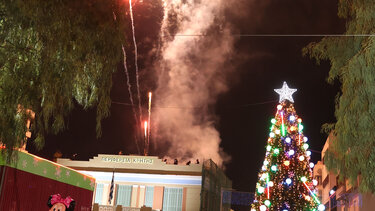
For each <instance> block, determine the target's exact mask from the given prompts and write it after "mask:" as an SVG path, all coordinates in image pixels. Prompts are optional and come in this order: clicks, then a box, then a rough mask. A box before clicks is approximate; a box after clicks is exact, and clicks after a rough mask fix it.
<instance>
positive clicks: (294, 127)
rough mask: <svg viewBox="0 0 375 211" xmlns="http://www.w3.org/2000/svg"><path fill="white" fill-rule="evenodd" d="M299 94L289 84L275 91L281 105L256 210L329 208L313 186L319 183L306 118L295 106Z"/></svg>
mask: <svg viewBox="0 0 375 211" xmlns="http://www.w3.org/2000/svg"><path fill="white" fill-rule="evenodd" d="M296 91H297V89H292V88H289V87H288V85H287V83H286V82H284V83H283V86H282V88H280V89H275V92H276V93H278V94H279V95H280V98H279V104H278V105H277V106H276V114H275V116H274V118H272V119H271V124H272V125H271V127H270V133H269V138H268V139H267V146H266V149H267V152H266V155H265V159H264V162H263V166H262V173H261V174H259V181H258V183H257V193H256V195H255V200H254V202H253V204H252V205H251V210H252V211H254V210H256V211H259V210H260V211H271V210H311V211H312V210H315V211H316V210H319V211H321V210H320V209H322V210H324V209H325V208H324V205H321V204H320V201H319V200H318V198H317V197H316V196H315V193H314V191H315V189H314V186H312V185H315V184H316V182H315V180H313V179H312V177H311V175H312V172H311V171H312V170H311V168H312V167H313V164H312V163H310V155H311V151H308V148H309V145H308V144H307V140H308V139H307V137H305V136H304V135H303V129H304V127H303V125H302V119H301V118H300V117H299V116H298V115H297V113H296V110H295V109H294V104H293V103H294V100H293V97H292V94H293V93H294V92H296Z"/></svg>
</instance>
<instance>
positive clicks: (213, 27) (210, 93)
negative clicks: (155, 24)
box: [153, 0, 234, 165]
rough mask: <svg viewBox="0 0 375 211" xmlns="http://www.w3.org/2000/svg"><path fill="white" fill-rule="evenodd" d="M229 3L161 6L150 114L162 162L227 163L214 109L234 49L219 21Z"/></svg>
mask: <svg viewBox="0 0 375 211" xmlns="http://www.w3.org/2000/svg"><path fill="white" fill-rule="evenodd" d="M227 3H228V0H165V2H164V7H165V14H164V20H163V23H162V33H161V34H162V35H161V36H162V41H163V42H162V45H161V47H160V49H159V50H160V52H159V56H160V60H159V62H158V64H157V65H156V67H157V68H156V71H157V75H158V87H157V89H156V91H155V96H156V98H157V101H156V102H155V104H154V106H155V109H154V111H153V121H154V127H155V125H156V127H155V132H154V134H153V137H154V140H155V139H156V143H155V144H156V145H158V146H159V147H158V151H160V150H165V151H164V152H161V154H164V155H165V156H169V157H172V158H179V159H181V160H188V159H197V158H198V159H203V160H204V159H212V160H214V161H215V162H216V163H218V164H219V165H220V164H222V162H223V161H226V160H228V156H227V155H225V153H223V152H222V150H221V149H220V141H221V140H220V134H219V132H218V130H217V129H216V128H215V125H214V122H215V120H216V118H217V117H216V116H215V114H214V110H213V108H214V103H215V102H216V100H217V97H218V95H219V94H221V93H224V92H225V91H226V90H227V89H228V87H227V81H226V76H227V75H228V74H229V73H230V72H231V71H232V70H233V68H231V67H230V65H228V58H230V56H231V54H232V49H233V43H234V40H233V37H232V36H230V34H231V29H230V26H229V25H226V24H225V21H224V20H223V17H224V11H225V5H226V4H227Z"/></svg>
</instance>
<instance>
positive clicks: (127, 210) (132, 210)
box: [93, 204, 156, 211]
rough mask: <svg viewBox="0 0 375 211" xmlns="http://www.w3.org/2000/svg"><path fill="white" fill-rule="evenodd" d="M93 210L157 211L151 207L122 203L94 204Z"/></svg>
mask: <svg viewBox="0 0 375 211" xmlns="http://www.w3.org/2000/svg"><path fill="white" fill-rule="evenodd" d="M93 211H156V210H152V209H151V208H150V207H142V208H137V207H122V206H121V205H117V206H111V205H98V204H94V206H93Z"/></svg>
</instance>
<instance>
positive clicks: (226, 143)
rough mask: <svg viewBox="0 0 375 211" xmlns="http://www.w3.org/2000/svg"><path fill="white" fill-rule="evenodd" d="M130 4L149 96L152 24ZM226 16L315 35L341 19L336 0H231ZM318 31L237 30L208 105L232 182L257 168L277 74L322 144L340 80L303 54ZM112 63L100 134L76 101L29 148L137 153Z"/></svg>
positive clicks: (247, 180)
mask: <svg viewBox="0 0 375 211" xmlns="http://www.w3.org/2000/svg"><path fill="white" fill-rule="evenodd" d="M134 10H135V14H136V15H135V21H136V29H137V31H136V33H137V37H138V41H139V49H140V50H139V56H140V60H141V62H140V70H141V81H140V83H141V91H142V95H143V96H147V94H146V93H147V91H149V90H153V89H155V86H156V85H155V84H156V83H155V81H154V78H153V74H150V73H149V71H151V68H149V67H148V65H149V64H150V59H146V58H147V57H148V56H149V54H148V53H145V52H148V51H149V50H150V49H149V48H148V47H147V42H153V41H150V39H151V40H152V39H153V38H155V40H157V35H158V27H157V25H156V26H155V27H144V26H148V25H152V23H151V22H152V21H153V20H154V18H153V17H152V16H150V15H147V16H146V15H143V14H146V13H142V8H141V6H138V7H136V6H135V7H134ZM159 12H160V11H159ZM155 13H157V12H155ZM157 14H160V13H157ZM225 18H226V21H228V22H229V23H230V24H231V25H232V28H233V34H244V35H245V34H252V35H254V34H283V35H288V34H293V35H309V34H315V35H317V34H340V33H343V32H344V31H345V22H344V21H343V20H340V19H339V18H338V17H337V0H330V1H327V0H274V1H271V0H258V1H256V0H239V1H238V4H236V5H233V10H231V9H228V11H227V16H226V17H225ZM137 21H138V25H137ZM140 22H141V23H142V24H143V25H142V24H140ZM147 24H148V25H147ZM146 35H147V36H146ZM144 37H147V39H146V38H144ZM321 38H322V37H317V36H271V37H269V36H263V37H262V36H259V37H247V36H242V37H236V38H235V44H234V51H235V54H234V56H233V58H230V62H231V63H233V65H234V66H235V69H236V71H234V72H233V73H232V74H231V75H228V76H227V79H228V81H229V89H228V91H227V92H225V93H223V94H220V95H219V97H218V99H217V102H216V103H215V104H214V106H212V110H213V111H214V113H215V114H216V117H217V118H216V121H215V127H216V128H217V129H218V131H219V133H220V137H221V139H222V142H221V144H220V146H221V147H222V148H223V150H224V151H225V152H226V153H227V154H228V155H229V156H231V160H230V162H229V163H227V164H226V165H225V169H226V174H227V175H228V176H229V178H230V179H232V181H233V188H234V189H236V190H239V191H246V192H253V191H254V188H255V183H256V180H257V174H258V171H259V169H260V167H261V163H262V161H263V160H264V155H265V145H266V140H267V138H268V133H269V127H270V124H271V123H270V120H271V118H273V116H274V114H275V111H276V106H277V103H278V99H279V96H278V95H277V94H276V93H275V92H274V91H273V90H274V89H276V88H281V86H282V83H283V81H287V83H288V85H289V87H291V88H297V89H298V91H297V92H296V93H295V94H294V95H293V97H294V100H295V109H296V112H297V114H298V115H299V116H300V117H301V118H302V120H303V122H304V134H305V135H306V136H307V137H309V144H310V148H311V149H312V150H317V151H321V149H322V146H323V144H324V142H325V140H326V135H325V134H322V133H321V132H320V129H321V126H322V124H324V123H329V122H333V121H335V118H334V99H335V96H336V94H337V93H338V91H339V87H340V84H338V82H336V84H334V85H329V84H327V82H326V80H325V79H326V77H327V75H328V71H329V67H330V66H329V62H322V63H321V64H320V65H317V64H316V62H315V61H314V60H311V59H310V58H308V57H303V56H302V48H303V47H304V46H306V45H307V44H308V43H310V42H313V41H319V40H320V39H321ZM187 39H188V38H187ZM130 57H131V55H130ZM142 61H143V62H142ZM130 65H132V64H130ZM130 68H132V67H131V66H130ZM118 69H119V70H118V71H117V72H116V73H115V74H114V75H113V89H112V93H111V97H112V100H113V101H114V102H115V103H113V104H112V107H111V116H110V117H109V118H107V119H105V120H103V128H102V129H103V135H102V137H101V138H99V139H96V133H95V110H94V109H90V110H83V109H81V108H79V106H77V108H76V109H75V110H74V111H73V113H72V114H71V116H70V117H69V118H68V119H67V121H68V128H67V129H66V131H65V132H63V133H60V134H58V135H50V136H48V137H47V139H46V143H45V147H44V149H43V150H41V151H36V150H35V149H34V147H33V146H32V145H31V144H29V145H28V148H29V151H30V152H32V153H35V154H37V155H40V156H43V157H46V158H52V155H53V153H54V152H55V151H56V150H58V149H59V150H61V152H62V153H63V155H64V156H65V157H70V156H71V155H72V154H75V153H77V158H79V159H88V158H90V157H93V156H95V155H97V154H98V153H108V154H117V153H118V151H120V150H122V151H123V152H124V153H125V154H136V153H137V150H136V147H135V145H134V140H133V137H134V127H135V126H134V124H135V123H134V119H133V114H132V111H131V107H130V106H128V105H123V104H119V103H118V102H120V103H125V104H127V103H129V99H128V97H127V96H128V93H127V88H126V84H125V75H124V72H123V70H122V66H121V64H119V68H118ZM132 82H133V83H134V81H132ZM145 98H146V97H145ZM155 98H156V99H157V96H155ZM146 100H147V99H144V102H143V104H144V105H146ZM155 109H163V108H155ZM164 109H168V108H164ZM166 112H167V110H166ZM151 149H155V147H151ZM160 150H161V149H160V148H158V149H155V150H151V155H161V154H163V153H160ZM319 158H320V154H319V153H314V152H313V154H312V159H313V161H314V162H316V161H317V160H319Z"/></svg>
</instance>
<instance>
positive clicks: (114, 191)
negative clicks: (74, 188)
mask: <svg viewBox="0 0 375 211" xmlns="http://www.w3.org/2000/svg"><path fill="white" fill-rule="evenodd" d="M57 162H58V163H60V164H62V165H66V166H68V167H71V168H74V169H76V170H78V171H80V172H82V173H85V174H88V175H91V176H92V177H94V178H95V179H96V188H95V193H94V200H93V201H94V203H97V204H99V205H101V206H109V207H111V206H112V207H115V206H117V205H121V206H122V207H126V208H141V207H143V206H146V207H151V208H152V209H153V210H163V211H168V210H170V211H172V210H173V211H175V210H181V211H198V210H213V209H201V206H202V204H201V198H202V197H201V195H202V193H203V195H205V196H207V197H208V198H209V196H211V198H212V199H214V198H215V197H212V195H213V194H212V192H215V193H216V191H217V190H216V188H218V191H219V193H218V194H214V195H215V196H217V195H219V196H220V193H221V189H222V188H221V187H219V186H220V185H218V184H215V191H210V190H211V189H212V188H211V187H210V185H209V184H210V183H212V182H214V181H215V179H210V178H209V177H205V176H204V175H203V174H205V173H202V172H205V171H204V170H203V169H204V164H199V163H189V164H188V165H186V164H180V165H177V164H168V163H166V162H164V161H162V159H159V158H158V157H153V156H125V155H104V154H99V155H98V156H97V157H94V158H93V159H90V160H89V161H76V160H70V159H61V158H60V159H58V160H57ZM206 174H207V173H206ZM203 178H205V179H203ZM225 178H226V177H225ZM112 179H113V183H112ZM204 180H206V183H205V181H204ZM210 180H211V181H210ZM228 181H229V180H228ZM112 184H113V185H112ZM202 187H203V188H202ZM204 187H206V189H207V191H204V189H205V188H204ZM210 188H211V189H210ZM111 196H112V199H111ZM215 199H217V198H215ZM219 202H220V199H219ZM205 204H209V203H205ZM208 206H209V205H208ZM211 206H212V205H211Z"/></svg>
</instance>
